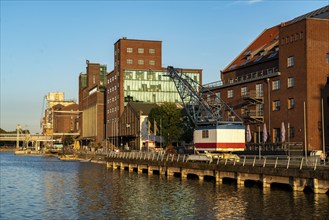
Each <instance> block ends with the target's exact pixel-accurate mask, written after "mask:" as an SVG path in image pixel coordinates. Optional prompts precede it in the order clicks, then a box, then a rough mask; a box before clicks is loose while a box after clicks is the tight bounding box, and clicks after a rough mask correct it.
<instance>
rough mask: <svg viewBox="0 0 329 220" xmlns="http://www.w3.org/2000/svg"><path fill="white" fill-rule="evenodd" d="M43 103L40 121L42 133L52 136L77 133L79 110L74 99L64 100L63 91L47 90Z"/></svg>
mask: <svg viewBox="0 0 329 220" xmlns="http://www.w3.org/2000/svg"><path fill="white" fill-rule="evenodd" d="M45 104H46V108H45V109H44V111H45V114H44V117H43V118H42V121H41V127H42V134H43V135H45V136H49V135H51V136H53V137H54V138H56V137H63V136H64V135H68V134H72V135H79V127H78V126H79V123H78V118H79V112H78V104H77V103H76V102H75V101H73V100H66V99H65V94H64V92H49V93H48V94H47V95H46V96H45V97H44V104H43V105H45ZM43 108H44V107H43Z"/></svg>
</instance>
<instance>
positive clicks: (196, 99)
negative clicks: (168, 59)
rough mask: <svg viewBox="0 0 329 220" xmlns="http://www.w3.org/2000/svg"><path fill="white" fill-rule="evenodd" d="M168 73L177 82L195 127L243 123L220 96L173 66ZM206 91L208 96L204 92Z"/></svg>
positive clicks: (169, 67)
mask: <svg viewBox="0 0 329 220" xmlns="http://www.w3.org/2000/svg"><path fill="white" fill-rule="evenodd" d="M167 71H168V75H167V76H169V77H170V78H171V79H172V80H173V81H174V83H175V86H176V88H177V91H178V93H179V95H180V97H181V99H182V102H183V104H184V107H185V109H186V111H187V113H188V115H189V117H190V118H191V120H192V121H193V123H194V125H195V127H196V128H197V127H200V126H209V125H211V126H217V125H227V124H241V125H242V124H243V121H242V119H241V118H240V117H239V116H238V115H237V114H236V113H235V112H234V111H233V109H232V108H231V107H230V106H228V105H227V104H226V103H225V102H224V101H223V100H222V99H221V98H220V97H219V96H217V95H216V94H215V93H213V92H212V91H210V90H209V89H207V88H205V87H203V86H202V85H200V84H199V83H198V82H196V81H194V80H193V79H192V78H190V77H189V76H187V75H186V74H184V73H183V72H182V71H180V70H179V69H176V68H174V67H172V66H168V67H167ZM205 92H206V94H207V95H206V96H205V95H204V93H205Z"/></svg>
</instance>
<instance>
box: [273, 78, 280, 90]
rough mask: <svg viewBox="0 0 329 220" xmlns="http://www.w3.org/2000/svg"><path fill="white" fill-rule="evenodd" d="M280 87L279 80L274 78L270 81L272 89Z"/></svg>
mask: <svg viewBox="0 0 329 220" xmlns="http://www.w3.org/2000/svg"><path fill="white" fill-rule="evenodd" d="M279 89H280V80H274V81H273V82H272V90H279Z"/></svg>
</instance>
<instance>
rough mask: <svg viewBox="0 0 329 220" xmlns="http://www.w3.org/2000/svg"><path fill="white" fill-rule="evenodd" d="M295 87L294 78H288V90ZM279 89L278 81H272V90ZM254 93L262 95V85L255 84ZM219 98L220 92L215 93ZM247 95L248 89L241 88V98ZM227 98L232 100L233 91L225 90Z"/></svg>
mask: <svg viewBox="0 0 329 220" xmlns="http://www.w3.org/2000/svg"><path fill="white" fill-rule="evenodd" d="M294 86H295V78H294V77H289V78H288V85H287V87H288V88H292V87H294ZM279 89H280V80H274V81H273V82H272V90H273V91H275V90H279ZM256 91H257V94H256V95H257V96H262V93H263V85H262V84H257V85H256ZM216 94H217V95H218V96H219V97H220V92H218V93H216ZM246 95H248V87H246V86H244V87H241V96H246ZM227 98H234V90H233V89H229V90H227Z"/></svg>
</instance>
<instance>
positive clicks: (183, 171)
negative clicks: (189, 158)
mask: <svg viewBox="0 0 329 220" xmlns="http://www.w3.org/2000/svg"><path fill="white" fill-rule="evenodd" d="M181 178H182V179H187V172H186V171H185V170H184V169H182V170H181Z"/></svg>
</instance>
